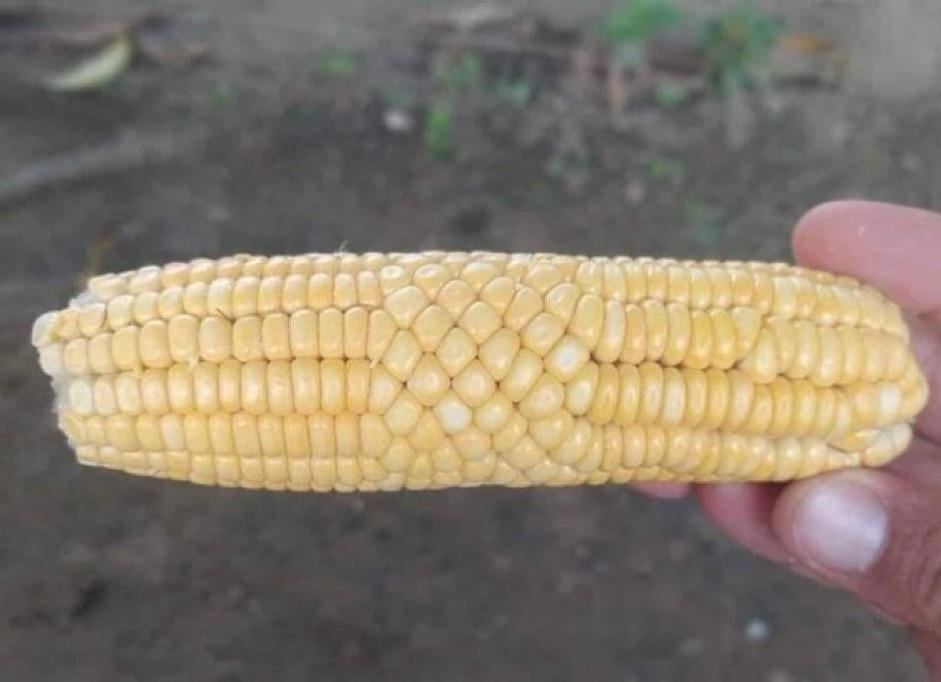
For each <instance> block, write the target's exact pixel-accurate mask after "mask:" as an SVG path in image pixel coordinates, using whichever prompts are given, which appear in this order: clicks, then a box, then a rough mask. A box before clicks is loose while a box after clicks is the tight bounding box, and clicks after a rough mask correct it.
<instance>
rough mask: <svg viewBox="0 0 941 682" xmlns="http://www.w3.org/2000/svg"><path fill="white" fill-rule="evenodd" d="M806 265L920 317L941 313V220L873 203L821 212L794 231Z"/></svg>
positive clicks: (824, 208) (796, 247)
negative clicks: (858, 283)
mask: <svg viewBox="0 0 941 682" xmlns="http://www.w3.org/2000/svg"><path fill="white" fill-rule="evenodd" d="M794 254H795V256H796V257H797V259H798V261H800V262H801V263H803V264H805V265H807V266H810V267H815V268H821V269H824V270H829V271H832V272H838V273H842V274H846V275H849V276H851V277H857V278H859V279H862V280H865V281H866V282H868V283H870V284H872V285H873V286H875V287H876V288H877V289H879V290H880V291H882V292H883V293H885V294H886V295H887V296H890V297H891V298H892V299H893V300H895V301H896V302H898V303H899V304H900V305H901V306H902V307H904V308H906V309H907V310H910V311H912V312H914V313H916V314H919V315H921V314H926V313H931V312H933V311H937V310H939V309H941V287H938V286H937V269H938V265H937V264H938V258H939V255H941V215H939V214H937V213H932V212H930V211H924V210H921V209H917V208H907V207H904V206H895V205H892V204H883V203H878V202H873V201H835V202H831V203H827V204H823V205H821V206H818V207H817V208H815V209H813V210H811V211H810V212H809V213H807V214H806V215H805V216H804V217H803V218H801V220H800V221H799V223H798V225H797V228H796V230H795V231H794Z"/></svg>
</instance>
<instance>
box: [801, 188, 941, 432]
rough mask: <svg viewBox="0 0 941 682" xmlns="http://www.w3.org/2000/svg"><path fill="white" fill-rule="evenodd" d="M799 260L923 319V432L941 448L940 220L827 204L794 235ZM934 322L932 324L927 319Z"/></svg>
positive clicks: (918, 330)
mask: <svg viewBox="0 0 941 682" xmlns="http://www.w3.org/2000/svg"><path fill="white" fill-rule="evenodd" d="M794 253H795V256H796V258H797V260H798V261H799V262H800V263H802V264H804V265H807V266H810V267H816V268H821V269H824V270H829V271H832V272H838V273H842V274H846V275H850V276H852V277H856V278H859V279H861V280H864V281H866V282H868V283H869V284H871V285H873V286H874V287H876V288H877V289H879V290H881V291H882V292H883V293H884V294H885V295H886V296H888V297H890V298H892V299H893V300H894V301H896V302H897V303H898V304H900V305H901V306H902V307H903V308H905V309H906V310H908V311H910V312H912V313H915V314H916V315H920V316H922V317H923V318H924V319H922V320H919V319H914V320H911V322H910V324H911V327H912V347H913V350H914V352H915V355H916V357H917V358H918V363H919V366H920V367H921V369H922V371H923V372H924V374H925V377H926V379H927V381H928V389H929V398H928V403H927V404H926V406H925V408H924V409H923V410H922V411H921V413H920V415H919V419H918V422H917V424H916V428H917V429H918V431H919V433H922V434H923V435H925V436H927V437H928V438H931V439H932V440H935V441H938V442H941V334H939V326H938V321H937V320H938V319H941V287H939V286H938V285H937V276H936V271H937V267H938V266H937V262H938V258H939V257H941V215H938V214H936V213H931V212H929V211H922V210H920V209H914V208H905V207H901V206H893V205H890V204H881V203H875V202H868V201H838V202H833V203H829V204H823V205H822V206H819V207H817V208H815V209H813V210H812V211H810V212H809V213H808V214H807V215H805V216H804V217H803V218H802V219H801V220H800V222H799V223H798V225H797V228H796V230H795V232H794ZM928 319H930V320H931V322H927V321H925V320H928Z"/></svg>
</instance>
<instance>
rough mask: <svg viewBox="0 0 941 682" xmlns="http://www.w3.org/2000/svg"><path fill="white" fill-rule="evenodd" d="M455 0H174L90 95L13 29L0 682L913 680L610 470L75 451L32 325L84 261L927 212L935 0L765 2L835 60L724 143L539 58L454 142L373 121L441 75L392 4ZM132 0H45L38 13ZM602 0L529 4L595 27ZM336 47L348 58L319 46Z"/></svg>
mask: <svg viewBox="0 0 941 682" xmlns="http://www.w3.org/2000/svg"><path fill="white" fill-rule="evenodd" d="M456 4H457V3H443V2H435V1H433V0H395V1H394V2H381V3H380V2H378V1H375V2H369V1H367V0H357V1H356V2H347V3H342V4H341V3H331V2H327V1H326V0H319V1H318V2H300V1H296V0H295V1H290V0H267V1H262V0H238V2H234V1H232V0H204V2H201V3H192V2H182V1H177V2H171V3H165V4H164V6H165V8H166V12H167V14H168V15H169V16H170V17H171V18H172V22H171V24H170V28H169V29H167V30H168V31H169V33H170V34H171V35H172V36H174V37H176V38H180V39H181V40H183V39H185V40H189V41H197V42H199V43H202V44H204V45H205V46H206V48H207V50H208V53H209V59H208V60H207V61H206V62H205V63H201V64H198V65H191V66H184V67H173V66H168V65H159V64H153V63H138V64H135V66H134V67H133V68H132V69H131V70H130V71H129V72H128V73H126V74H124V75H122V76H121V78H119V79H118V80H117V81H115V82H114V83H112V84H110V85H109V86H107V87H106V88H104V89H103V90H101V91H100V92H96V93H93V94H88V95H82V96H63V95H61V94H59V93H48V92H45V91H43V90H42V89H40V88H37V87H35V85H34V84H33V79H34V78H35V76H36V74H38V73H43V72H45V71H44V70H48V69H50V68H53V67H55V66H58V65H60V64H61V63H65V62H69V61H70V60H74V58H73V57H71V56H70V53H69V52H67V51H66V52H63V51H62V50H58V51H57V50H55V49H51V48H48V46H46V47H41V46H37V44H38V42H40V43H41V41H38V42H37V40H36V36H37V34H36V33H34V32H32V31H33V30H34V29H33V27H30V26H26V27H24V26H8V25H6V24H3V23H0V151H2V153H0V268H2V269H0V272H2V275H0V309H2V310H3V313H4V317H5V319H6V323H5V324H4V325H3V326H2V327H0V670H3V674H2V675H0V677H2V678H3V679H4V680H24V681H27V680H28V681H32V680H70V681H71V682H83V681H86V680H87V681H91V680H180V681H182V680H216V681H219V682H223V681H225V682H235V681H239V680H260V679H277V680H312V679H317V680H321V679H322V680H364V679H369V680H410V681H414V682H417V681H419V680H452V681H454V682H458V681H461V680H498V681H499V680H529V679H541V680H547V681H548V680H573V679H578V680H598V681H603V680H617V681H619V682H648V681H658V680H697V681H698V682H710V681H713V680H715V681H718V680H729V679H735V680H755V681H760V682H798V681H801V682H818V681H821V682H822V681H830V680H856V681H858V682H874V681H876V680H880V681H881V680H897V681H899V682H908V681H913V680H918V679H921V677H920V676H921V669H920V665H919V663H918V661H917V659H916V658H915V656H914V654H913V653H912V652H911V650H910V648H909V645H908V643H907V641H906V639H905V637H904V633H902V632H900V631H899V630H897V629H894V628H893V627H891V626H889V625H886V624H885V623H883V622H881V621H880V620H878V619H877V618H876V617H875V616H873V615H871V614H869V613H868V612H867V611H865V610H864V609H863V608H861V607H860V606H858V605H856V604H855V603H853V602H852V601H851V600H849V599H847V598H845V597H844V596H842V595H840V594H837V593H834V592H831V591H827V590H825V589H823V588H821V587H816V586H813V585H810V584H808V583H807V582H805V581H803V580H800V579H798V578H795V577H792V576H791V575H789V574H788V573H786V572H785V571H783V570H781V569H778V568H776V567H774V566H771V565H769V564H767V563H765V562H763V561H761V560H758V559H755V558H753V557H751V556H749V555H747V554H746V553H745V552H744V551H742V550H740V549H738V548H737V547H735V546H733V545H732V544H731V543H730V542H728V541H727V540H725V539H724V538H723V537H721V536H720V535H719V534H718V533H717V532H715V531H714V530H712V529H711V528H710V527H709V526H708V525H707V523H706V522H705V521H704V520H703V519H702V518H700V516H699V515H698V513H697V511H696V509H695V507H694V506H693V505H692V504H688V503H668V502H654V501H651V500H648V499H645V498H643V497H641V496H640V495H638V494H635V493H633V492H631V491H630V490H627V489H618V488H615V487H605V488H598V489H590V490H589V489H584V490H581V489H572V490H524V491H508V490H497V489H487V490H468V491H460V490H455V491H446V492H436V493H410V494H376V495H345V496H315V495H286V494H266V493H252V492H243V491H232V490H221V489H220V490H213V489H203V488H197V487H191V486H188V485H181V484H167V483H164V482H159V481H149V480H138V479H135V478H133V477H128V476H122V475H119V474H114V473H109V472H102V471H97V470H90V469H85V468H80V467H78V466H77V465H76V464H74V462H73V460H72V457H71V455H70V453H69V451H68V449H67V447H66V445H65V443H64V441H63V439H62V438H61V437H60V436H59V435H58V433H57V432H56V430H55V427H54V420H53V417H52V414H51V411H50V402H51V390H50V388H49V387H48V385H47V382H46V380H45V378H44V377H43V376H42V375H41V373H40V372H39V370H38V368H37V366H36V359H35V356H34V353H33V351H32V349H31V348H30V347H29V344H28V337H29V329H30V325H31V322H32V320H33V319H34V317H35V316H36V315H38V314H39V313H40V312H42V311H44V310H47V309H51V308H54V307H57V306H60V305H61V304H62V303H63V302H65V301H66V300H67V299H68V297H69V296H70V295H71V293H72V292H73V291H74V289H75V287H76V286H77V284H78V283H79V281H80V279H81V277H82V276H83V275H84V274H87V273H88V272H90V271H94V270H120V269H126V268H129V267H133V266H138V265H141V264H144V263H147V262H162V261H169V260H177V259H186V258H191V257H196V256H203V255H205V256H218V255H223V254H226V253H230V252H238V251H255V252H261V253H291V252H302V251H318V250H324V251H332V250H335V249H337V248H338V247H340V246H344V247H345V248H346V249H348V250H352V251H357V250H383V249H396V250H409V249H419V248H429V247H436V248H460V249H471V248H485V249H499V250H524V251H530V250H537V251H562V252H581V253H597V254H602V253H608V254H621V253H624V254H631V253H633V254H647V255H673V256H680V257H715V258H760V259H776V258H787V257H788V255H789V252H788V238H789V231H790V228H791V226H792V225H793V222H794V221H795V219H796V218H797V217H798V216H799V215H800V214H801V213H802V212H803V211H804V210H805V209H807V208H809V207H810V206H812V205H813V204H815V203H817V202H820V201H823V200H825V199H828V198H834V197H844V196H850V195H853V196H866V197H870V198H878V199H884V200H891V201H898V202H904V203H911V204H917V205H922V206H928V207H936V208H937V207H941V185H939V183H938V178H939V177H941V97H938V96H937V94H932V93H931V91H930V89H926V88H925V85H926V84H930V83H932V82H933V83H937V82H938V80H937V77H938V76H939V75H941V73H939V71H937V70H934V69H937V66H938V59H937V58H936V57H937V54H936V53H931V52H930V49H929V38H930V37H931V36H932V35H935V36H936V35H937V33H932V32H931V30H929V28H930V27H931V26H932V25H933V26H934V27H935V28H937V27H938V26H939V24H941V20H939V17H938V12H936V11H934V10H933V9H932V8H933V3H931V2H928V1H926V2H917V1H916V0H907V1H906V2H898V3H877V2H864V1H863V0H860V1H858V2H852V1H847V0H843V1H841V2H829V3H819V4H816V3H810V2H801V3H784V2H781V3H779V4H778V5H777V6H774V7H775V9H779V10H782V12H783V13H784V14H785V16H786V18H787V20H788V26H789V28H790V29H793V30H799V29H800V30H806V29H813V30H814V31H818V32H821V33H823V34H826V35H828V36H832V37H833V39H834V40H835V41H838V43H839V44H840V45H841V48H840V49H841V50H842V51H843V52H845V54H846V55H847V58H848V60H849V61H848V72H847V74H846V75H845V77H844V78H843V79H842V80H841V82H840V84H839V85H838V86H836V87H833V86H826V87H824V86H819V85H811V86H807V85H796V86H789V87H786V88H781V89H780V90H779V91H778V92H776V93H775V94H774V101H775V105H774V106H773V107H762V108H760V109H759V110H758V115H757V123H756V126H755V129H754V131H753V132H752V134H751V135H750V138H749V140H748V142H747V143H746V144H745V146H744V148H742V149H739V150H732V149H730V148H729V147H728V146H727V145H726V144H724V143H723V127H724V119H723V108H722V106H721V105H720V104H719V103H718V102H717V101H715V99H714V98H711V97H705V98H700V99H697V100H696V101H694V102H692V103H691V104H689V105H684V106H679V107H672V108H657V107H655V106H639V107H637V109H636V110H631V111H629V112H627V113H626V114H625V115H624V116H622V117H620V119H619V120H618V121H617V122H615V123H612V122H611V121H610V120H609V118H608V117H606V116H599V115H597V112H595V113H592V112H591V111H587V110H586V109H585V108H584V107H578V106H575V105H573V104H572V102H571V101H567V100H565V98H564V97H561V96H560V95H559V94H558V90H557V89H555V86H554V83H555V82H556V81H555V80H554V79H556V78H557V77H558V74H554V73H553V71H552V67H551V66H549V67H547V69H548V70H547V71H544V72H540V73H539V74H537V76H535V77H534V78H535V79H536V81H535V82H536V84H537V86H540V85H541V84H542V85H544V87H543V89H542V90H537V92H536V93H535V94H534V96H533V98H532V100H531V101H530V102H529V103H528V104H526V105H524V106H522V107H517V108H513V107H506V106H495V105H493V104H492V103H488V102H484V103H483V104H481V102H480V101H478V100H475V99H474V97H473V96H468V95H460V96H459V97H458V98H457V100H456V101H455V107H456V111H457V113H456V117H455V125H454V140H453V150H452V153H451V155H450V158H448V159H444V160H439V159H435V158H432V155H431V154H429V150H428V148H427V144H424V143H423V141H422V133H421V131H420V130H417V129H412V130H407V131H405V132H402V133H395V132H391V131H390V130H389V129H388V125H387V121H386V122H384V117H386V118H387V114H388V113H389V111H390V108H391V109H395V111H401V112H404V113H406V114H407V113H409V112H410V111H411V107H412V104H414V103H415V102H419V103H420V102H422V97H426V96H427V92H426V91H427V85H428V84H427V82H426V80H423V76H422V73H421V71H420V69H418V70H416V68H414V64H415V62H416V60H418V61H420V55H419V56H416V52H415V50H414V43H413V41H412V39H411V38H410V36H412V35H413V34H414V32H413V29H412V28H410V27H409V24H410V22H412V20H414V19H415V18H416V17H419V16H422V15H423V14H424V13H427V12H429V11H440V10H443V9H446V8H448V7H451V6H454V5H456ZM686 4H687V5H688V6H690V7H691V8H692V9H693V10H695V11H706V10H710V9H713V8H715V7H716V6H718V5H719V4H721V3H716V2H709V3H706V2H701V3H696V2H689V3H686ZM2 5H3V3H2V2H0V7H2ZM147 5H148V3H145V2H131V1H130V0H125V1H123V2H122V1H121V0H98V1H96V2H86V3H83V10H82V12H81V13H78V12H77V11H76V10H75V9H74V5H72V3H68V2H46V3H43V4H42V7H43V8H44V10H43V12H42V15H41V16H40V17H39V18H38V19H34V20H33V21H35V22H36V23H37V26H38V27H39V28H41V29H43V30H45V29H47V28H49V27H50V26H54V27H62V26H66V27H68V26H87V25H91V24H96V23H98V22H101V21H104V20H109V19H114V18H121V17H126V16H129V15H131V14H133V13H134V12H136V11H138V10H139V9H141V8H142V7H145V6H147ZM610 5H611V3H609V2H605V1H603V0H592V1H591V2H572V1H570V0H552V2H546V3H535V2H531V3H529V4H528V5H527V7H528V8H529V9H531V10H534V11H537V12H538V13H539V14H540V15H541V16H545V17H547V21H551V22H553V23H554V25H558V26H566V27H574V28H577V29H584V28H585V27H590V26H593V25H595V24H596V23H597V21H598V18H599V16H601V15H602V14H603V13H604V11H605V10H606V9H607V8H609V7H610ZM889 5H891V7H892V8H893V9H892V10H889V9H886V8H887V7H888V6H889ZM931 22H937V23H934V24H932V23H931ZM330 49H334V50H336V49H342V50H351V51H352V52H353V53H354V54H356V55H357V59H359V60H360V61H359V62H357V63H358V64H359V66H358V67H357V69H356V70H355V72H354V73H351V74H348V75H345V76H337V75H336V74H334V75H332V76H331V75H329V74H325V73H324V72H323V69H321V68H317V67H316V65H317V64H320V63H321V62H320V61H318V60H319V59H320V58H321V57H320V55H322V54H324V51H326V50H330ZM423 88H424V89H423ZM934 90H935V93H936V92H937V87H936V85H935V86H934ZM377 93H379V94H377ZM383 93H384V94H383ZM390 93H392V94H390ZM566 102H567V103H566ZM573 120H574V121H577V125H576V124H572V123H571V121H573ZM415 125H416V126H417V123H416V124H415ZM573 125H574V128H573ZM406 127H407V126H406ZM573 130H574V132H573ZM153 134H159V135H164V136H168V135H169V136H171V137H172V139H173V140H175V141H176V142H174V144H177V143H179V145H180V152H179V154H177V155H176V156H175V157H174V158H173V159H171V160H169V161H167V162H164V163H149V162H146V161H147V160H146V159H145V162H141V163H139V162H134V163H129V164H128V165H127V168H126V169H124V170H122V171H121V172H115V171H114V169H113V168H112V169H111V170H108V169H107V168H105V170H101V168H99V167H96V166H94V164H92V167H91V169H90V171H89V172H88V173H84V172H83V173H79V174H78V175H82V176H83V177H82V181H81V182H76V183H72V182H64V181H50V182H46V181H44V183H45V184H43V183H40V184H39V185H37V186H36V187H31V191H23V187H22V185H21V186H20V189H19V190H16V191H13V192H10V193H8V194H7V195H6V197H5V198H4V194H3V191H4V190H3V188H4V187H6V188H7V190H9V186H10V179H15V178H20V180H22V177H23V176H22V172H23V169H26V168H35V164H36V163H37V162H39V161H42V160H44V159H49V158H53V157H56V156H57V155H62V154H74V152H75V151H76V150H78V149H81V148H83V147H85V146H88V145H96V144H103V143H107V142H108V141H109V140H114V139H115V138H116V137H120V136H122V135H123V136H124V137H123V138H122V139H124V140H131V145H132V146H133V144H134V140H138V139H144V138H146V137H147V136H149V135H153ZM135 136H136V137H135ZM565 139H570V140H574V142H572V143H571V146H570V147H567V148H561V149H560V147H561V145H562V143H560V142H559V140H565ZM138 161H140V160H138ZM68 163H71V162H67V164H68ZM53 165H54V166H55V164H53ZM55 167H58V166H55ZM66 168H71V166H68V165H66ZM96 168H97V169H98V170H97V171H96ZM86 170H87V169H86ZM92 171H94V172H92ZM18 173H19V174H20V175H17V174H18ZM41 175H42V174H41ZM68 175H69V173H68V172H67V173H66V176H68ZM86 176H87V177H86ZM5 178H6V179H7V180H6V185H4V184H3V183H4V182H5V180H4V179H5ZM60 179H61V178H60ZM47 180H48V178H47Z"/></svg>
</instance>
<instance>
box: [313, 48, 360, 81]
mask: <svg viewBox="0 0 941 682" xmlns="http://www.w3.org/2000/svg"><path fill="white" fill-rule="evenodd" d="M356 69H357V63H356V59H355V58H354V57H353V55H351V54H350V53H349V52H344V51H342V50H333V51H332V52H328V53H327V54H325V55H323V56H322V57H320V59H319V60H318V62H317V70H318V71H320V73H322V74H324V75H327V76H331V77H333V78H345V77H347V76H352V75H353V74H354V73H356Z"/></svg>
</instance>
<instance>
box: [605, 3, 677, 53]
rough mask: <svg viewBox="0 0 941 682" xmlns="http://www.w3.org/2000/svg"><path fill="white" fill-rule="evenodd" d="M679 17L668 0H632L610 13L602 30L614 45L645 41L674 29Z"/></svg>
mask: <svg viewBox="0 0 941 682" xmlns="http://www.w3.org/2000/svg"><path fill="white" fill-rule="evenodd" d="M680 18H681V14H680V11H679V10H678V9H676V8H675V7H674V6H673V5H671V4H670V3H669V2H667V0H631V1H630V2H627V3H626V4H623V5H621V6H620V7H616V8H615V9H613V10H611V12H610V13H609V14H608V16H607V17H605V20H604V22H603V24H602V31H603V33H604V36H605V38H606V39H607V40H608V41H609V42H611V43H615V44H618V43H633V42H643V41H647V40H650V39H651V38H653V37H654V36H656V35H657V34H659V33H661V32H663V31H664V30H666V29H668V28H671V27H673V26H674V25H676V24H677V23H678V22H679V20H680Z"/></svg>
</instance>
